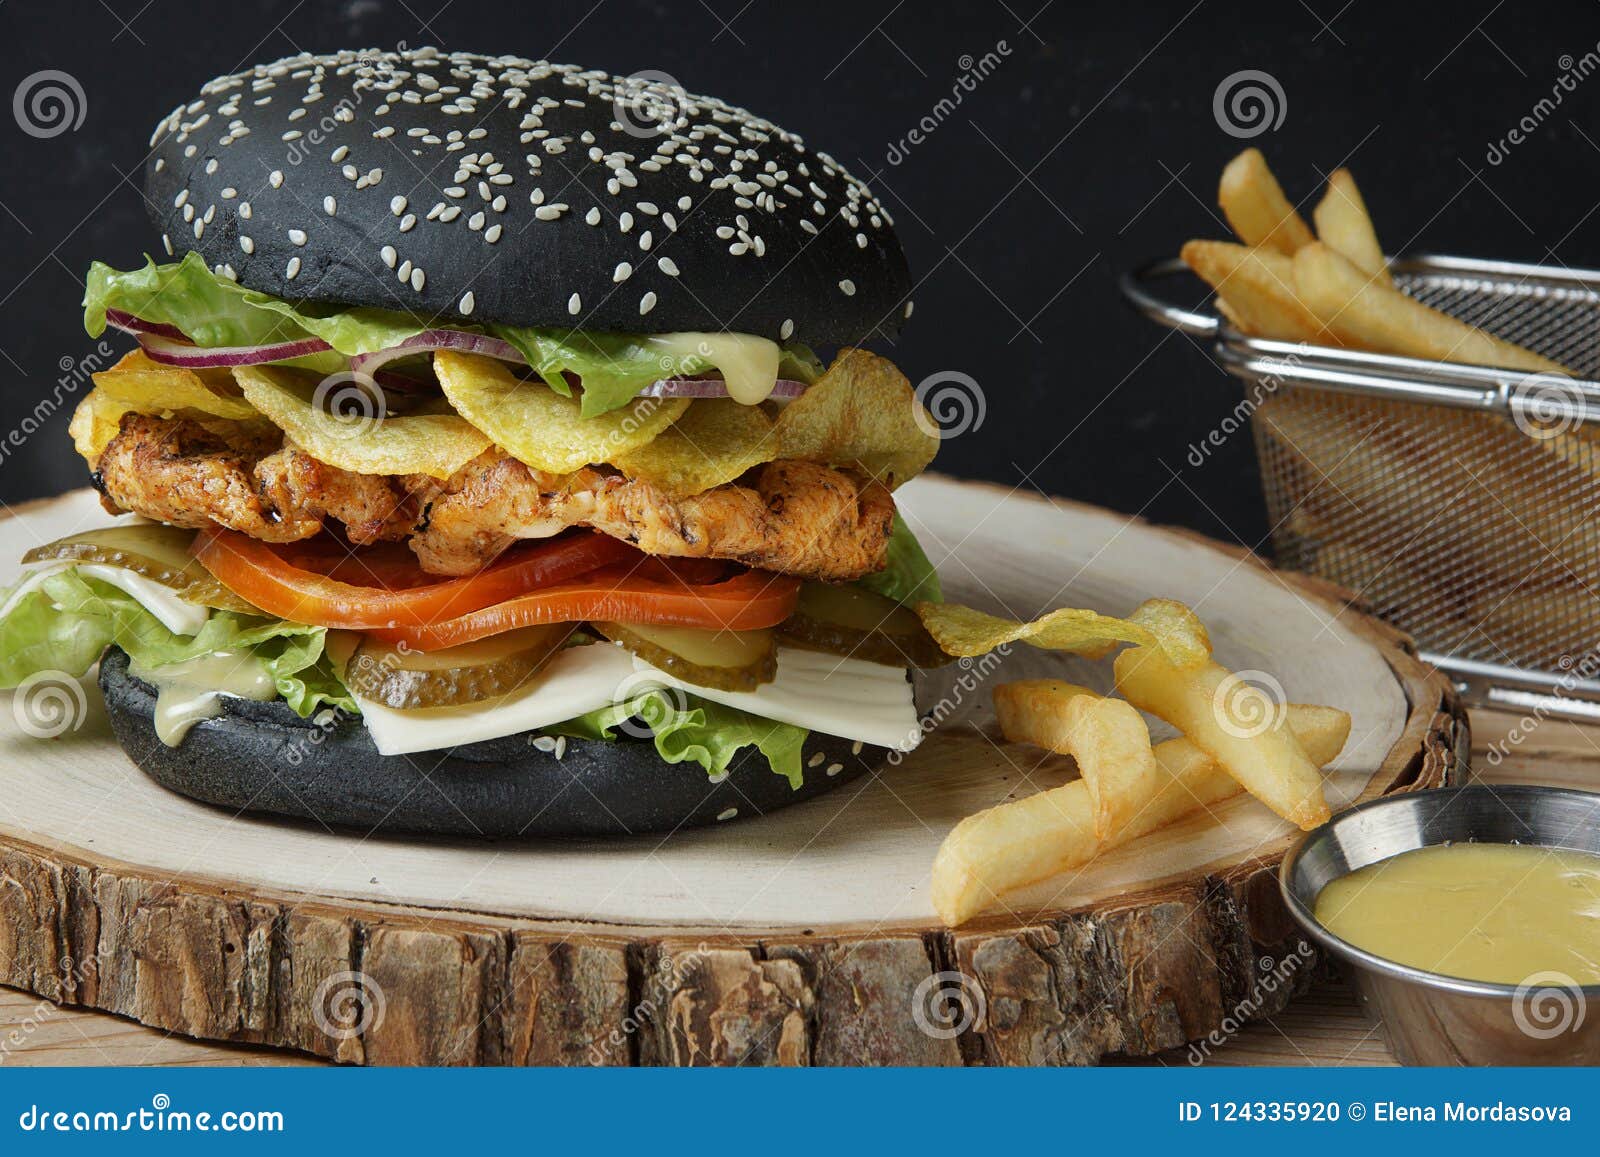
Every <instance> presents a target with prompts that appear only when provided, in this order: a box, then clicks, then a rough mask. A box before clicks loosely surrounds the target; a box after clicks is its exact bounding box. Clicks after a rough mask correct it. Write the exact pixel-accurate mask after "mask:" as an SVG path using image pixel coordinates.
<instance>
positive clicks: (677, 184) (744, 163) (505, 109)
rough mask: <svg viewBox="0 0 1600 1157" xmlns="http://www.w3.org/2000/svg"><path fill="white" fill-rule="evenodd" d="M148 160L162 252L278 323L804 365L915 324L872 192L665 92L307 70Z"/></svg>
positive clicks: (215, 108) (797, 148)
mask: <svg viewBox="0 0 1600 1157" xmlns="http://www.w3.org/2000/svg"><path fill="white" fill-rule="evenodd" d="M151 144H152V146H153V147H154V152H153V153H152V155H151V159H150V163H149V167H148V169H147V172H146V188H147V191H148V194H149V199H150V202H151V203H152V205H153V209H152V215H153V217H154V219H155V224H156V227H157V228H158V229H160V230H161V231H162V234H163V239H164V244H166V245H168V246H170V249H171V251H172V252H173V253H175V254H182V253H183V252H184V251H185V250H190V249H192V250H195V251H197V252H198V253H199V254H200V255H201V256H202V257H204V258H205V260H206V262H207V263H208V264H210V265H211V266H212V267H213V268H215V269H217V270H219V271H220V272H222V273H224V274H227V275H230V276H233V277H236V278H237V279H238V281H239V282H240V283H241V284H243V285H246V286H248V287H250V288H252V289H257V290H260V291H262V292H264V293H269V294H272V295H273V296H275V297H280V298H284V299H288V300H310V301H319V302H329V303H337V304H342V305H363V306H376V307H380V308H384V309H395V310H403V311H405V312H407V313H412V314H417V315H421V316H423V317H426V318H430V319H434V320H436V321H437V322H438V324H440V325H449V324H456V323H460V322H464V321H480V322H500V323H504V324H510V325H532V326H558V327H574V328H582V329H588V330H621V331H633V332H646V333H664V332H672V331H680V330H712V331H718V330H730V331H735V332H744V333H754V334H760V335H762V336H766V337H771V338H776V339H786V338H790V337H793V338H794V339H795V340H797V341H806V342H811V343H814V344H834V343H845V342H851V341H856V340H859V339H861V338H863V337H866V336H868V335H869V334H871V333H873V332H879V333H892V332H894V331H895V330H896V329H897V328H898V327H899V323H900V321H901V319H902V317H904V316H905V315H906V314H907V313H908V312H909V311H910V300H909V296H908V295H909V293H910V288H911V286H910V278H909V276H908V274H907V271H906V263H905V255H904V253H903V252H902V251H901V248H900V242H899V240H898V239H897V238H896V237H895V233H894V228H893V224H892V222H891V220H890V217H889V214H888V213H887V212H885V211H884V209H883V207H882V206H881V205H880V204H879V203H878V202H877V201H876V200H875V199H874V198H873V196H872V194H871V193H870V192H869V191H868V190H867V188H866V186H865V185H863V184H862V183H861V182H860V181H858V180H856V179H855V178H854V177H852V176H851V175H850V174H849V173H847V172H846V171H845V170H844V169H843V168H842V167H841V166H840V165H839V164H838V162H836V161H834V160H833V159H832V158H830V157H829V156H828V155H827V154H826V153H820V152H813V151H811V150H810V149H808V148H807V147H806V146H805V144H804V142H803V141H802V140H801V139H800V138H799V137H797V136H795V135H794V134H792V133H789V132H786V131H784V130H783V129H781V128H779V127H778V126H777V125H774V124H772V123H771V122H769V121H766V120H762V119H761V118H760V117H757V116H754V115H753V114H751V113H748V112H746V111H744V110H743V109H738V108H734V107H732V106H730V105H727V104H724V103H723V102H722V101H720V100H717V99H715V98H712V97H703V96H693V95H690V94H688V93H686V92H684V91H683V89H682V88H680V87H678V86H677V85H676V84H674V83H673V82H672V81H671V80H670V78H663V77H661V76H660V75H659V74H639V75H638V76H635V77H621V78H613V77H611V76H609V75H607V74H606V73H603V72H593V71H584V70H581V69H578V68H574V67H571V66H568V65H556V64H549V63H545V62H542V61H531V60H522V59H519V58H517V57H511V56H499V57H486V56H478V55H472V54H467V53H450V54H445V53H442V52H438V51H437V50H434V49H429V48H421V49H415V50H410V49H408V50H405V51H402V52H377V51H372V52H339V53H333V54H329V55H322V56H313V55H310V54H302V55H300V56H293V57H289V58H287V59H285V60H281V61H278V62H277V63H275V64H264V65H258V66H257V67H255V68H253V69H250V70H248V71H246V72H241V73H238V74H236V75H234V76H225V77H221V78H219V79H217V80H213V81H211V82H210V83H209V84H207V85H206V86H205V87H204V88H202V89H201V90H200V95H199V96H198V97H197V98H196V99H194V100H193V101H190V102H189V103H187V104H185V105H182V106H180V107H179V108H177V109H175V110H173V112H172V113H171V114H170V115H169V116H168V117H167V118H166V119H165V120H163V121H162V122H161V124H160V125H158V126H157V128H156V132H155V136H154V137H153V139H152V142H151Z"/></svg>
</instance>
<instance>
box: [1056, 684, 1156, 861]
mask: <svg viewBox="0 0 1600 1157" xmlns="http://www.w3.org/2000/svg"><path fill="white" fill-rule="evenodd" d="M1065 710H1066V716H1067V748H1068V750H1069V751H1070V753H1071V755H1072V758H1073V759H1075V760H1077V761H1078V774H1080V775H1081V776H1083V782H1084V783H1086V784H1087V785H1088V788H1089V802H1090V803H1091V804H1092V805H1093V807H1094V834H1095V838H1096V839H1099V840H1102V841H1103V840H1105V839H1107V838H1108V837H1109V836H1110V835H1111V833H1112V832H1114V831H1116V830H1117V829H1118V828H1120V827H1124V826H1126V825H1127V823H1128V822H1129V821H1130V820H1132V819H1133V817H1134V816H1135V815H1136V814H1137V813H1138V811H1139V809H1140V808H1141V807H1142V806H1144V801H1145V800H1147V799H1149V798H1150V797H1151V796H1153V795H1154V794H1155V793H1156V792H1158V791H1160V790H1161V783H1162V780H1161V770H1160V768H1159V766H1158V765H1157V764H1156V755H1155V751H1154V750H1153V749H1152V748H1151V746H1150V729H1149V728H1148V727H1146V726H1145V723H1144V719H1143V718H1142V717H1141V716H1140V715H1139V712H1138V711H1137V710H1136V709H1135V708H1134V707H1133V705H1132V704H1130V703H1126V702H1124V701H1123V700H1121V699H1106V698H1102V697H1101V696H1099V695H1093V696H1090V695H1076V696H1074V697H1073V698H1071V699H1070V700H1068V702H1067V704H1066V708H1065Z"/></svg>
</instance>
